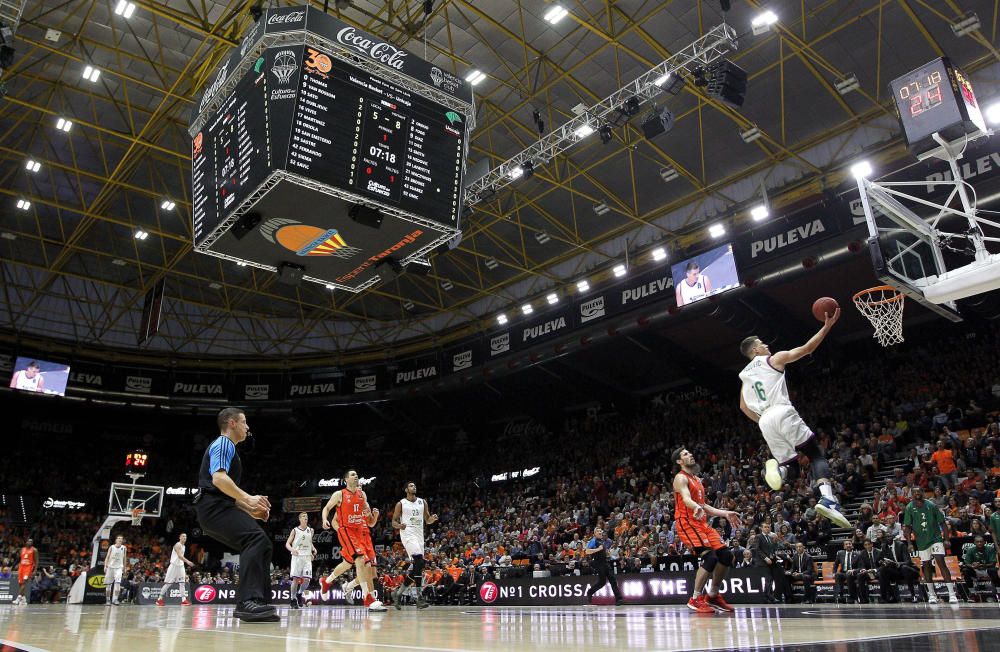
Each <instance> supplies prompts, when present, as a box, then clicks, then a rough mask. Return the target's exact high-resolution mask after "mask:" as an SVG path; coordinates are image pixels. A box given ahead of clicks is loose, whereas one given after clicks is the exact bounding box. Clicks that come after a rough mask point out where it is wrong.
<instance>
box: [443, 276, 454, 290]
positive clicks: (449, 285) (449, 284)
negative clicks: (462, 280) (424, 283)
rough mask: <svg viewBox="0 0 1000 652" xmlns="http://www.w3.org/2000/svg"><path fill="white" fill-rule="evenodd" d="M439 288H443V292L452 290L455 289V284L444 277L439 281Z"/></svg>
mask: <svg viewBox="0 0 1000 652" xmlns="http://www.w3.org/2000/svg"><path fill="white" fill-rule="evenodd" d="M441 289H442V290H444V291H445V292H451V291H452V290H454V289H455V284H454V283H452V282H451V281H449V280H448V279H445V280H443V281H441Z"/></svg>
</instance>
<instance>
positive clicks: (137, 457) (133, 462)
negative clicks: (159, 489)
mask: <svg viewBox="0 0 1000 652" xmlns="http://www.w3.org/2000/svg"><path fill="white" fill-rule="evenodd" d="M148 462H149V455H148V454H147V453H144V452H142V451H132V452H131V453H129V454H128V455H126V456H125V470H126V471H131V472H133V473H145V472H146V464H147V463H148Z"/></svg>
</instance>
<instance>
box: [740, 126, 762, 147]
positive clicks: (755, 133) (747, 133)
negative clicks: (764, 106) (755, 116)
mask: <svg viewBox="0 0 1000 652" xmlns="http://www.w3.org/2000/svg"><path fill="white" fill-rule="evenodd" d="M760 136H761V133H760V128H759V127H758V126H757V125H751V126H750V128H748V129H744V130H743V131H741V132H740V138H742V139H743V142H744V143H748V144H749V143H752V142H753V141H755V140H757V139H759V138H760Z"/></svg>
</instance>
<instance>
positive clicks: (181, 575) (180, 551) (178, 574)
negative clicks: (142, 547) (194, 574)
mask: <svg viewBox="0 0 1000 652" xmlns="http://www.w3.org/2000/svg"><path fill="white" fill-rule="evenodd" d="M187 538H188V535H187V534H185V533H183V532H181V536H180V537H179V538H178V539H177V543H175V544H174V547H173V548H172V549H171V550H170V565H169V566H167V574H166V575H164V576H163V588H161V589H160V598H159V600H157V601H156V606H157V607H162V606H163V596H165V595H170V594H169V593H168V592H167V587H168V586H170V585H171V584H174V583H175V582H176V583H177V585H178V586H180V589H181V604H182V605H184V606H185V607H187V606H190V605H191V603H190V602H188V594H187V571H186V570H184V564H187V565H188V566H194V562H192V561H189V560H188V559H187V557H185V556H184V548H185V545H184V544H186V543H187Z"/></svg>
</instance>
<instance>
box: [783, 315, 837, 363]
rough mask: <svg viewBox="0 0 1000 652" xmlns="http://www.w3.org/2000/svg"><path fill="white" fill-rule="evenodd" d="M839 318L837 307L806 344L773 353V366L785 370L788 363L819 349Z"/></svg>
mask: <svg viewBox="0 0 1000 652" xmlns="http://www.w3.org/2000/svg"><path fill="white" fill-rule="evenodd" d="M838 319H840V308H837V309H836V310H835V311H834V312H833V314H832V315H829V314H828V315H826V321H824V322H823V326H822V328H820V329H819V331H817V333H816V334H815V335H813V336H812V337H810V338H809V340H808V341H807V342H806V343H805V344H803V345H802V346H797V347H795V348H794V349H790V350H788V351H778V352H777V353H775V354H774V355H772V356H771V366H772V367H774V368H775V369H777V370H778V371H783V370H784V368H785V365H786V364H789V363H791V362H795V361H796V360H801V359H802V358H804V357H806V356H807V355H809V354H810V353H812V352H813V351H815V350H816V349H818V348H819V345H820V343H821V342H822V341H823V340H824V339H825V338H826V334H827V333H829V332H830V329H831V328H833V325H834V324H836V323H837V320H838Z"/></svg>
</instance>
